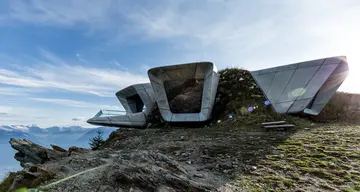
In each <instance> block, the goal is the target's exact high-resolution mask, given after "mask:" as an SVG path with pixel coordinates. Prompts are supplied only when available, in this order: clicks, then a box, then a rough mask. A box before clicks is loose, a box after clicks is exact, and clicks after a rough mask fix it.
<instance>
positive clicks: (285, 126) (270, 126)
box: [264, 124, 295, 129]
mask: <svg viewBox="0 0 360 192" xmlns="http://www.w3.org/2000/svg"><path fill="white" fill-rule="evenodd" d="M294 127H295V125H293V124H285V125H267V126H264V128H265V129H269V128H294Z"/></svg>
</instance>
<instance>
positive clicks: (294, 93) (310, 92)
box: [251, 56, 349, 115]
mask: <svg viewBox="0 0 360 192" xmlns="http://www.w3.org/2000/svg"><path fill="white" fill-rule="evenodd" d="M348 70H349V69H348V64H347V61H346V57H345V56H341V57H330V58H324V59H318V60H312V61H305V62H300V63H295V64H290V65H284V66H279V67H274V68H268V69H263V70H258V71H252V72H251V75H252V76H253V78H254V79H255V81H256V83H257V84H258V86H259V87H260V88H261V90H262V91H263V93H264V95H265V96H266V98H267V99H268V100H269V101H270V102H271V104H272V106H273V108H274V109H275V111H277V112H279V113H289V114H290V113H302V112H304V113H308V114H312V115H317V114H319V113H320V112H321V110H322V109H323V108H324V107H325V105H326V103H327V102H328V101H329V100H330V98H331V96H332V95H333V94H334V93H335V92H336V90H337V89H338V88H339V87H340V85H341V83H342V82H343V81H344V80H345V78H346V77H347V73H348Z"/></svg>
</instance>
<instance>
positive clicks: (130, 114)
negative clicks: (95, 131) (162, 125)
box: [87, 83, 155, 128]
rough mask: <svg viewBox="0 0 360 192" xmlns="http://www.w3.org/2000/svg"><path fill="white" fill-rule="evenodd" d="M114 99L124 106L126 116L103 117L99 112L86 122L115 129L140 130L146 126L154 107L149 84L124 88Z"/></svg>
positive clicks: (101, 112) (152, 94)
mask: <svg viewBox="0 0 360 192" xmlns="http://www.w3.org/2000/svg"><path fill="white" fill-rule="evenodd" d="M116 97H117V98H118V99H119V101H120V102H121V104H122V105H123V106H124V108H125V111H126V114H124V115H110V116H104V115H103V111H100V112H99V113H98V114H96V115H95V116H94V117H93V118H91V119H89V120H88V121H87V122H88V123H90V124H95V125H106V126H116V127H138V128H142V127H144V126H146V124H147V116H148V115H149V114H150V112H151V111H152V109H153V108H154V105H155V98H154V93H153V90H152V88H151V85H150V83H144V84H135V85H131V86H129V87H126V88H124V89H122V90H120V91H119V92H117V93H116ZM144 107H145V109H144Z"/></svg>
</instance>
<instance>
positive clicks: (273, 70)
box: [259, 67, 276, 75]
mask: <svg viewBox="0 0 360 192" xmlns="http://www.w3.org/2000/svg"><path fill="white" fill-rule="evenodd" d="M259 72H260V75H261V74H265V73H273V72H276V67H274V68H268V69H262V70H259Z"/></svg>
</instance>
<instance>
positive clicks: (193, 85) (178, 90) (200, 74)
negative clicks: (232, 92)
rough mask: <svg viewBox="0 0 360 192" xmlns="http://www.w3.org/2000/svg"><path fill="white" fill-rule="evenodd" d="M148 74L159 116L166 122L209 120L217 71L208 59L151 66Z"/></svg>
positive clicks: (214, 94)
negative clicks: (205, 60) (206, 60)
mask: <svg viewBox="0 0 360 192" xmlns="http://www.w3.org/2000/svg"><path fill="white" fill-rule="evenodd" d="M148 76H149V79H150V82H151V85H152V88H153V91H154V95H155V99H156V102H157V105H158V107H159V110H160V113H161V116H162V118H163V119H164V120H165V121H168V122H203V121H207V120H209V118H210V117H211V112H212V109H213V106H214V101H215V96H216V91H217V86H218V82H219V74H218V73H217V69H216V67H215V65H214V64H213V63H211V62H198V63H189V64H181V65H171V66H163V67H156V68H152V69H150V70H149V71H148Z"/></svg>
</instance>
